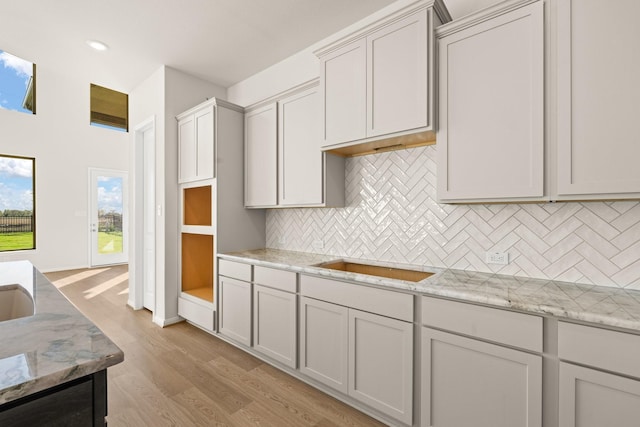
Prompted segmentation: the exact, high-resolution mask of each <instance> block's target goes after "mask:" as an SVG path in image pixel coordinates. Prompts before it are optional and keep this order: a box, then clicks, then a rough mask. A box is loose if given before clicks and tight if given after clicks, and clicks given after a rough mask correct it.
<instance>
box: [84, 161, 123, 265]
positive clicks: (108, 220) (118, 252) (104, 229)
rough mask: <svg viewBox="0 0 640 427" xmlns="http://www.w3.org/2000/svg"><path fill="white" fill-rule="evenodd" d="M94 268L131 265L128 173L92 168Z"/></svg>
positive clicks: (90, 226)
mask: <svg viewBox="0 0 640 427" xmlns="http://www.w3.org/2000/svg"><path fill="white" fill-rule="evenodd" d="M89 181H90V191H89V193H90V197H89V199H90V206H89V212H90V215H89V230H90V237H89V240H90V251H89V255H90V265H91V266H92V267H95V266H98V265H109V264H124V263H127V262H128V251H127V246H128V236H127V228H128V227H127V222H128V212H127V172H125V171H116V170H107V169H94V168H90V169H89Z"/></svg>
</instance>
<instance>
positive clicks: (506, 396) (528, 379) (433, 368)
mask: <svg viewBox="0 0 640 427" xmlns="http://www.w3.org/2000/svg"><path fill="white" fill-rule="evenodd" d="M422 402H423V406H422V407H423V414H422V425H423V426H425V427H427V426H428V427H458V426H474V427H517V426H522V427H540V426H541V425H542V356H539V355H535V354H530V353H526V352H523V351H518V350H514V349H510V348H506V347H502V346H499V345H495V344H489V343H486V342H482V341H478V340H474V339H469V338H464V337H461V336H458V335H454V334H450V333H446V332H442V331H437V330H433V329H430V328H426V327H423V328H422Z"/></svg>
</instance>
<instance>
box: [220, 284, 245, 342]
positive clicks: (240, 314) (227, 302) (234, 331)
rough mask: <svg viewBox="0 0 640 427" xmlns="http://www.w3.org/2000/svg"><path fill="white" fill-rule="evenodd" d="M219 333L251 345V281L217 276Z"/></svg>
mask: <svg viewBox="0 0 640 427" xmlns="http://www.w3.org/2000/svg"><path fill="white" fill-rule="evenodd" d="M218 277H219V278H218V286H219V292H220V334H222V335H224V336H226V337H229V338H231V339H232V340H234V341H237V342H239V343H241V344H244V345H246V346H250V345H251V283H249V282H243V281H241V280H236V279H231V278H229V277H223V276H218Z"/></svg>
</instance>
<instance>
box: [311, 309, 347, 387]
mask: <svg viewBox="0 0 640 427" xmlns="http://www.w3.org/2000/svg"><path fill="white" fill-rule="evenodd" d="M347 313H348V309H347V308H346V307H343V306H341V305H336V304H330V303H327V302H324V301H318V300H315V299H311V298H306V297H300V372H302V373H303V374H305V375H307V376H309V377H311V378H313V379H314V380H316V381H320V382H321V383H323V384H326V385H328V386H329V387H332V388H334V389H336V390H338V391H340V392H342V393H344V394H347V392H348V390H347V354H348V350H347V342H348V328H349V319H348V315H347Z"/></svg>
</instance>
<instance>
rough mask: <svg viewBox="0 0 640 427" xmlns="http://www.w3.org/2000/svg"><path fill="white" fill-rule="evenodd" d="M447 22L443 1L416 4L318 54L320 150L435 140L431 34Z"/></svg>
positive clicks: (432, 37) (448, 18)
mask: <svg viewBox="0 0 640 427" xmlns="http://www.w3.org/2000/svg"><path fill="white" fill-rule="evenodd" d="M449 20H450V16H449V14H448V12H447V11H446V8H445V7H444V5H443V4H442V3H441V2H440V0H437V1H423V2H418V4H417V5H416V4H413V5H412V6H410V7H409V8H406V9H403V10H400V11H398V12H396V13H395V14H394V15H392V16H389V17H388V18H387V19H385V20H383V21H382V22H377V23H375V24H373V25H371V26H369V27H366V28H363V29H361V30H360V31H357V32H356V33H355V34H351V35H350V36H348V37H346V38H344V39H341V40H339V41H337V42H335V43H333V44H331V45H330V46H327V47H324V48H323V49H321V50H319V51H317V52H316V54H317V55H318V57H319V59H320V88H321V93H322V102H323V105H322V107H323V109H322V115H323V126H322V142H321V144H322V147H323V149H328V150H331V149H336V148H338V149H340V148H344V147H351V146H353V145H359V144H362V143H369V142H373V141H377V140H380V139H390V138H395V137H400V136H404V135H408V134H412V133H418V132H422V135H421V136H420V138H421V139H424V140H425V141H426V140H431V141H432V140H433V137H434V130H435V127H434V111H433V110H434V109H433V106H434V93H433V92H434V91H433V89H434V73H433V64H434V52H435V49H434V36H433V31H434V27H435V26H437V25H439V24H440V23H441V22H447V21H449ZM401 142H406V141H401ZM411 142H413V143H415V142H416V139H415V138H412V139H411ZM372 147H378V145H373V146H372ZM345 153H347V152H346V151H345ZM349 154H351V153H349Z"/></svg>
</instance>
